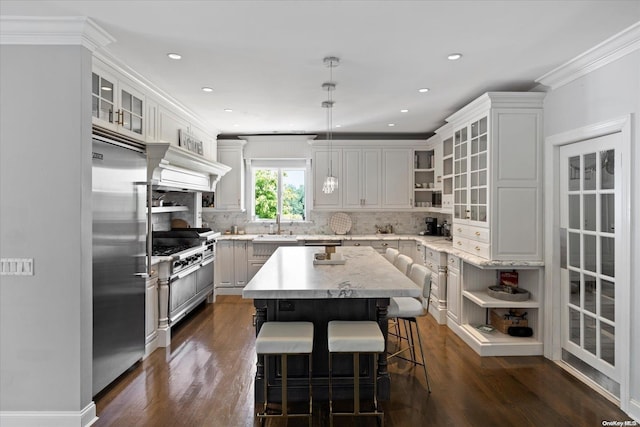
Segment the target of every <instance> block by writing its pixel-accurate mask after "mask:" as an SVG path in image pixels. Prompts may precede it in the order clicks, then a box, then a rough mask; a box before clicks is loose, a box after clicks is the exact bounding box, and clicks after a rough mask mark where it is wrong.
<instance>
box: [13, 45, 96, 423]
mask: <svg viewBox="0 0 640 427" xmlns="http://www.w3.org/2000/svg"><path fill="white" fill-rule="evenodd" d="M0 58H1V60H0V254H1V256H2V257H3V258H13V257H17V258H22V257H24V258H34V269H35V275H34V276H2V277H1V278H0V279H1V283H0V420H2V419H3V418H2V416H5V418H4V422H6V424H5V423H4V422H2V424H3V425H7V426H8V425H11V424H12V423H11V419H10V418H6V416H7V414H8V413H17V412H21V411H39V412H42V413H55V412H62V411H70V412H72V413H75V414H78V413H79V412H80V411H82V410H83V409H86V408H87V407H90V406H91V405H92V396H91V381H92V380H91V376H92V374H91V366H92V293H91V292H92V290H91V281H92V280H91V277H92V274H91V265H92V262H91V260H92V254H91V235H92V233H91V227H92V226H91V103H90V102H91V95H90V94H91V52H90V51H89V50H87V49H86V48H84V47H81V46H77V45H75V46H9V45H2V46H0ZM7 420H9V421H7ZM14 422H15V420H14ZM20 425H25V424H20ZM43 425H44V424H43ZM67 425H69V424H67ZM77 425H79V424H77Z"/></svg>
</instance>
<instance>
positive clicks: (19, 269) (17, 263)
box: [0, 258, 33, 276]
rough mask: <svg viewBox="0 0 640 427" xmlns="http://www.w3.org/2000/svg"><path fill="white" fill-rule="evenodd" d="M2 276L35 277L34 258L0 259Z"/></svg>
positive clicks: (0, 273)
mask: <svg viewBox="0 0 640 427" xmlns="http://www.w3.org/2000/svg"><path fill="white" fill-rule="evenodd" d="M0 275H2V276H33V258H2V259H0Z"/></svg>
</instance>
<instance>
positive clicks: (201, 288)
mask: <svg viewBox="0 0 640 427" xmlns="http://www.w3.org/2000/svg"><path fill="white" fill-rule="evenodd" d="M213 260H214V258H213V257H210V258H208V259H205V260H204V261H202V264H200V266H201V267H200V269H199V270H198V271H196V293H198V294H199V293H201V292H205V291H206V290H207V289H213V264H214V262H213Z"/></svg>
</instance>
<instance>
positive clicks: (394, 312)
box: [387, 297, 424, 318]
mask: <svg viewBox="0 0 640 427" xmlns="http://www.w3.org/2000/svg"><path fill="white" fill-rule="evenodd" d="M423 315H424V308H423V307H422V302H421V301H420V300H418V299H416V298H412V297H392V298H391V300H390V301H389V307H388V308H387V317H388V318H394V317H419V316H423Z"/></svg>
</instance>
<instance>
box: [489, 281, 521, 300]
mask: <svg viewBox="0 0 640 427" xmlns="http://www.w3.org/2000/svg"><path fill="white" fill-rule="evenodd" d="M487 294H489V296H490V297H493V298H497V299H501V300H504V301H527V300H528V299H529V298H530V296H531V295H530V294H529V291H527V290H526V289H522V288H517V287H512V286H505V285H497V286H489V288H488V289H487Z"/></svg>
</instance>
